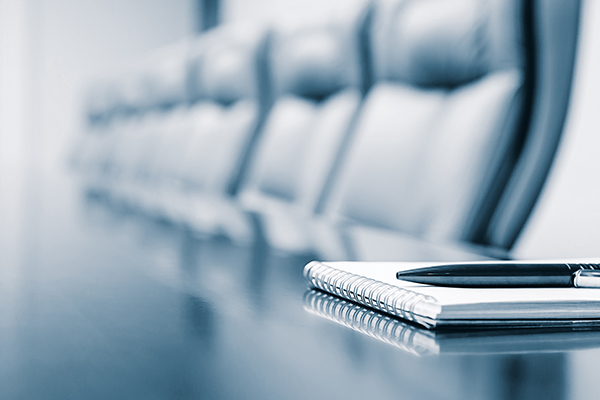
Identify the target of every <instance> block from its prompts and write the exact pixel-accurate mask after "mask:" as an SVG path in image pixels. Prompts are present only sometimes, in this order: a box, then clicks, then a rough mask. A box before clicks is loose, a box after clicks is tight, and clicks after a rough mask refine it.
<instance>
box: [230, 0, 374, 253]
mask: <svg viewBox="0 0 600 400" xmlns="http://www.w3.org/2000/svg"><path fill="white" fill-rule="evenodd" d="M369 16H370V6H367V5H362V6H361V7H359V8H357V9H354V10H353V12H349V13H347V14H346V15H344V16H338V17H337V18H331V19H325V20H322V21H320V22H318V23H312V24H307V25H304V26H299V27H293V28H288V29H285V28H280V29H278V30H275V31H274V33H273V39H272V46H271V52H270V71H271V75H272V77H273V89H274V93H275V101H274V104H273V107H272V110H271V111H270V113H269V115H268V117H267V121H266V123H265V127H264V130H263V131H262V133H261V136H260V139H259V143H258V147H257V151H256V153H255V154H254V156H253V160H252V163H251V165H250V170H249V173H248V179H247V180H246V181H245V183H244V185H243V187H242V189H241V191H240V194H239V200H240V203H241V205H242V207H243V208H244V209H246V210H248V211H251V212H254V213H256V215H258V216H259V219H260V220H261V222H262V225H263V230H264V234H265V236H266V239H267V241H268V242H269V244H270V245H271V246H273V247H275V248H278V249H282V250H286V251H292V252H299V251H304V250H307V249H308V247H307V246H310V241H307V240H306V237H305V235H304V234H305V232H306V227H305V226H304V225H303V221H304V220H306V219H307V218H309V217H311V216H313V215H314V213H315V210H316V209H317V207H318V204H319V201H320V196H321V194H322V193H323V190H324V188H325V187H326V186H327V185H328V184H329V182H328V178H329V171H330V170H331V169H332V168H333V165H335V163H336V162H337V158H338V155H339V154H340V149H342V148H344V147H345V145H346V142H347V140H348V133H349V132H350V131H351V129H352V126H353V124H354V119H355V116H356V112H357V110H358V108H359V106H360V103H361V99H362V94H363V93H364V90H365V89H366V86H365V85H366V84H367V80H366V79H365V76H366V75H368V74H367V73H366V72H367V71H366V69H365V65H364V63H363V61H364V60H365V58H364V57H363V55H364V51H365V44H366V43H365V42H364V40H363V39H364V37H365V36H364V35H365V30H366V29H367V26H368V22H369Z"/></svg>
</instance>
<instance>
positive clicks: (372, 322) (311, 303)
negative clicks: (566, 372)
mask: <svg viewBox="0 0 600 400" xmlns="http://www.w3.org/2000/svg"><path fill="white" fill-rule="evenodd" d="M304 309H305V310H306V311H308V312H309V313H311V314H314V315H317V316H319V317H322V318H325V319H328V320H330V321H333V322H335V323H337V324H340V325H342V326H344V327H346V328H349V329H352V330H353V331H356V332H359V333H360V334H363V335H366V336H369V337H372V338H374V339H377V340H379V341H381V342H383V343H386V344H388V345H391V346H394V347H397V348H399V349H401V350H403V351H407V352H409V353H412V354H416V355H418V356H429V355H437V354H522V353H537V352H564V351H572V350H581V349H589V348H597V347H600V329H598V328H600V325H599V323H600V320H597V321H590V325H587V327H586V328H582V326H577V327H544V326H541V327H533V326H532V327H529V328H524V329H510V330H509V329H477V328H475V329H459V330H457V329H452V330H430V329H424V328H420V327H418V326H417V325H414V324H410V323H408V322H403V321H402V320H400V319H398V318H394V317H393V316H388V315H386V314H383V313H380V312H378V311H375V310H373V309H370V308H366V307H363V306H361V305H358V304H356V303H351V302H349V301H346V300H344V299H341V298H339V297H335V296H331V295H329V294H327V293H323V292H321V291H318V290H308V291H307V292H306V293H305V294H304Z"/></svg>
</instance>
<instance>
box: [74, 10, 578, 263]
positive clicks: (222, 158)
mask: <svg viewBox="0 0 600 400" xmlns="http://www.w3.org/2000/svg"><path fill="white" fill-rule="evenodd" d="M573 4H575V5H574V6H573ZM577 13H578V4H577V2H569V1H555V2H548V1H540V2H537V3H535V4H534V3H532V2H529V1H526V0H525V1H519V0H513V1H504V0H421V1H419V0H404V1H401V0H400V1H383V0H382V1H379V2H375V3H373V2H365V3H363V4H361V5H360V6H359V7H355V8H349V9H346V10H341V11H340V12H339V13H337V14H336V15H335V16H329V17H327V16H319V18H318V20H317V18H316V17H315V20H314V21H311V22H310V23H308V22H303V23H300V24H295V25H288V26H279V27H256V26H249V25H248V26H245V25H241V24H238V25H235V26H232V25H230V26H227V25H223V26H220V27H218V28H216V29H213V30H212V31H209V32H207V33H204V34H202V35H200V36H199V37H196V38H193V39H190V40H186V41H184V42H182V43H178V44H177V45H174V46H171V47H169V48H168V49H162V50H161V51H159V52H157V53H156V54H153V55H151V56H150V57H148V58H147V59H145V60H142V61H141V62H140V64H139V65H138V66H137V67H135V68H132V70H131V71H129V72H128V73H123V74H120V75H118V76H117V77H116V78H113V79H107V80H105V81H103V82H98V83H97V84H96V85H95V86H93V87H92V88H91V89H90V90H89V93H88V98H89V101H88V107H87V112H88V115H87V117H88V121H89V122H88V128H89V129H88V130H87V132H85V134H84V135H82V137H81V140H80V142H79V144H78V146H77V149H76V151H75V153H74V154H75V155H74V159H73V162H74V165H76V167H77V169H78V170H79V171H80V172H81V174H80V175H81V176H82V177H83V179H84V180H85V184H86V185H87V186H88V187H89V188H90V190H94V191H95V192H98V193H103V194H105V195H106V196H107V197H108V198H110V199H111V201H113V202H115V203H117V204H126V205H128V206H129V207H134V208H136V209H139V210H143V211H144V212H146V213H149V214H151V215H154V216H157V217H160V218H165V219H168V220H170V221H173V222H176V223H180V224H185V225H187V226H189V227H190V228H192V229H194V230H196V231H198V232H204V233H209V234H214V233H224V234H226V235H229V236H231V237H233V238H238V239H242V238H247V237H250V236H252V234H253V233H252V227H253V226H254V225H253V223H251V222H249V221H250V220H252V221H254V220H256V218H255V217H257V216H258V219H259V220H260V225H261V226H262V228H261V229H262V230H263V231H264V233H265V235H266V237H267V239H268V241H269V242H270V243H271V245H273V246H274V247H276V248H281V249H284V250H287V251H294V252H297V251H305V250H307V249H309V248H312V247H314V241H315V237H318V235H315V234H314V232H315V229H316V228H315V224H320V223H323V222H326V223H327V225H344V226H346V225H349V224H353V223H360V224H366V225H369V226H373V227H377V228H383V229H390V230H394V231H399V232H404V233H408V234H411V235H414V236H417V237H422V238H426V239H431V240H436V241H463V242H472V243H479V244H483V245H486V246H492V247H498V248H503V249H509V248H510V247H511V246H512V244H513V243H514V241H515V239H516V237H517V235H518V233H519V231H520V230H521V228H522V226H523V224H524V222H525V220H526V218H527V215H528V214H529V211H530V210H531V208H532V207H533V204H534V202H535V199H536V198H537V196H538V193H539V191H540V188H541V185H542V184H543V181H544V179H545V176H546V173H547V170H548V168H549V166H550V162H551V160H552V157H553V154H554V150H555V149H556V145H557V143H558V138H559V136H560V132H561V130H562V122H563V120H564V113H565V110H566V105H567V101H568V91H569V87H570V81H571V70H572V63H573V52H574V48H575V43H576V32H577V20H578V19H577ZM556 26H559V27H560V26H562V27H565V29H563V30H562V31H561V32H560V38H558V36H559V33H558V32H553V30H555V29H556ZM553 35H554V36H556V38H554V37H553ZM553 39H556V40H557V41H556V42H552V40H553ZM559 46H561V47H559ZM550 61H552V63H554V64H553V66H551V67H548V66H547V63H549V62H550ZM556 63H557V64H556ZM541 72H543V73H541ZM549 95H551V96H555V99H553V100H552V101H551V102H548V101H547V96H549Z"/></svg>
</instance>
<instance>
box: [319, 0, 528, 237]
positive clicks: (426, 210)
mask: <svg viewBox="0 0 600 400" xmlns="http://www.w3.org/2000/svg"><path fill="white" fill-rule="evenodd" d="M528 7H529V4H528V3H527V4H524V3H522V2H520V1H511V2H503V1H502V2H501V1H479V0H453V1H438V0H425V1H404V2H399V3H396V4H394V5H392V6H389V5H388V7H383V8H380V9H379V10H378V12H377V13H376V14H375V18H374V23H373V30H372V34H371V38H372V42H371V48H372V53H371V60H372V63H373V67H372V69H373V71H374V84H373V87H372V88H371V90H370V91H369V93H368V95H367V97H366V99H365V104H364V106H363V107H362V109H361V113H360V116H359V118H358V122H357V126H356V129H355V132H354V133H353V140H352V143H351V145H350V147H349V151H348V153H347V154H346V156H345V159H344V162H343V163H342V166H341V168H340V169H339V171H338V174H337V178H336V180H335V181H336V185H335V187H334V188H333V189H332V192H331V196H330V197H329V199H328V202H327V205H326V207H325V214H326V215H327V216H328V217H329V218H331V219H332V220H334V221H338V222H343V223H353V222H354V223H361V224H366V225H370V226H373V227H377V228H383V229H389V230H392V231H397V232H403V233H407V234H410V235H413V236H417V237H420V238H423V239H426V240H434V241H466V242H480V241H482V240H483V234H482V232H484V231H485V227H487V226H488V224H489V221H490V219H491V218H492V213H493V210H494V209H495V206H496V204H497V203H498V201H499V200H498V199H499V197H500V194H501V193H502V192H503V189H504V187H505V186H506V182H507V181H508V179H509V177H510V175H511V173H512V171H513V170H514V168H515V165H516V162H517V159H518V156H519V155H520V151H521V148H522V143H523V140H524V138H525V137H526V135H527V130H528V126H529V124H528V121H529V110H530V108H531V97H532V96H531V93H532V90H533V81H532V74H531V73H530V68H531V63H532V62H533V61H532V58H533V56H532V52H531V48H530V46H531V44H530V43H529V39H530V38H529V35H528V34H527V32H528V29H529V25H528V24H529V19H528V18H530V16H531V15H530V14H531V13H530V12H529V11H528Z"/></svg>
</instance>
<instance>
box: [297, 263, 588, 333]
mask: <svg viewBox="0 0 600 400" xmlns="http://www.w3.org/2000/svg"><path fill="white" fill-rule="evenodd" d="M436 264H439V263H423V262H318V261H313V262H311V263H309V264H308V265H306V267H305V268H304V276H305V278H306V280H307V283H308V285H309V287H311V288H316V289H320V290H323V291H325V292H328V293H331V294H333V295H336V296H339V297H342V298H345V299H347V300H350V301H353V302H356V303H359V304H362V305H364V306H367V307H371V308H374V309H376V310H380V311H383V312H385V313H388V314H391V315H394V316H397V317H400V318H403V319H406V320H409V321H413V322H415V323H418V324H420V325H422V326H425V327H427V328H436V327H444V326H499V325H502V326H515V327H526V326H540V325H544V326H572V325H577V324H584V325H585V324H589V323H590V321H592V322H593V320H596V319H600V289H583V288H493V289H489V288H451V287H439V286H430V285H422V284H418V283H413V282H407V281H402V280H399V279H396V272H398V271H401V270H407V269H413V268H423V267H427V266H433V265H436Z"/></svg>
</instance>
